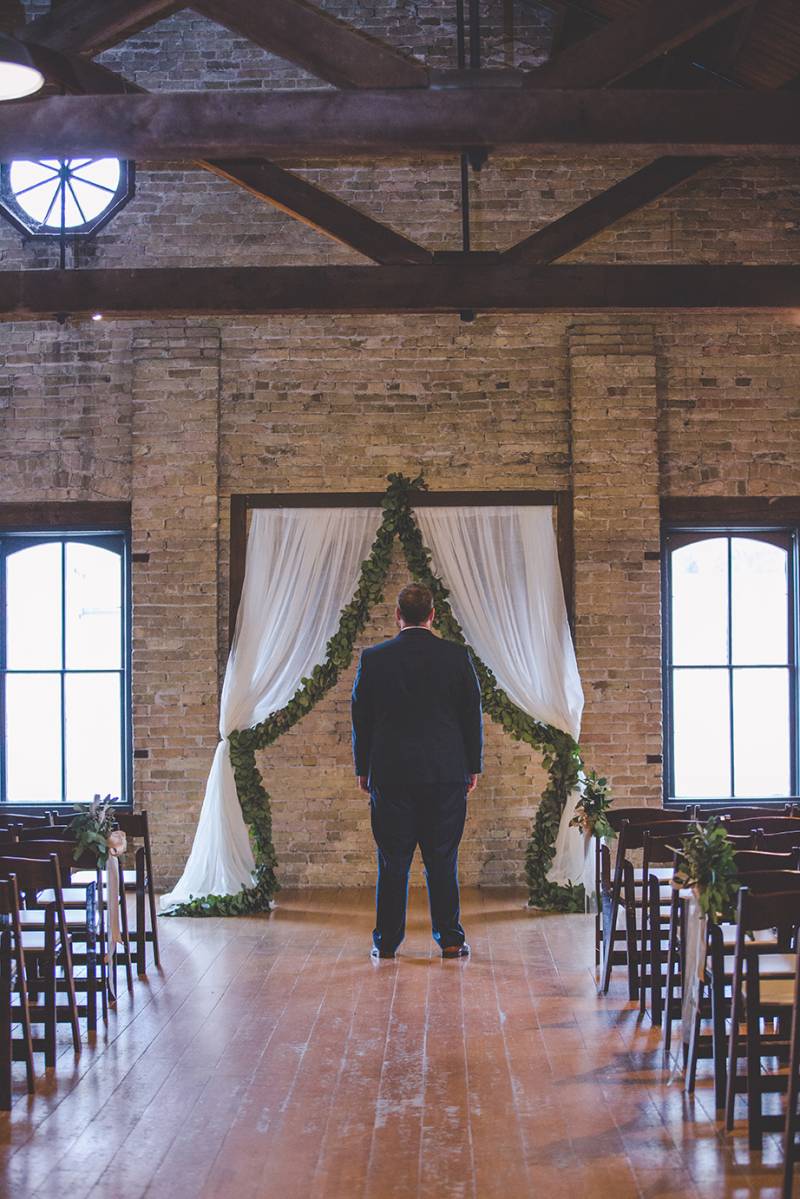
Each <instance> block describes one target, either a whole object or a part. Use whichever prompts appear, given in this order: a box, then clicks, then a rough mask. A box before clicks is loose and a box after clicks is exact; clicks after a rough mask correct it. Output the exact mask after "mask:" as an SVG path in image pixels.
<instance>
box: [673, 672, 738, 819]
mask: <svg viewBox="0 0 800 1199" xmlns="http://www.w3.org/2000/svg"><path fill="white" fill-rule="evenodd" d="M672 694H673V733H674V744H675V795H676V796H681V797H682V798H687V799H690V798H696V799H710V798H715V797H717V796H719V797H722V798H726V797H727V796H729V795H730V793H731V772H730V714H729V709H730V704H729V697H728V672H727V670H676V671H674V673H673V693H672Z"/></svg>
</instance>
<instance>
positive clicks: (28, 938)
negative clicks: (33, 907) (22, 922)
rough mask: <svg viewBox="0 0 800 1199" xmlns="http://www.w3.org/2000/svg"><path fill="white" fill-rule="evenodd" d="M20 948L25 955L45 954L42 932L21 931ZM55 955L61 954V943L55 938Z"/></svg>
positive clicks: (33, 930)
mask: <svg viewBox="0 0 800 1199" xmlns="http://www.w3.org/2000/svg"><path fill="white" fill-rule="evenodd" d="M22 948H23V949H24V950H25V953H26V954H29V955H36V954H40V953H44V952H45V948H46V946H45V934H44V931H42V932H38V931H37V930H35V929H32V930H30V929H23V930H22ZM55 949H56V953H60V952H61V941H60V940H59V938H58V937H56V945H55Z"/></svg>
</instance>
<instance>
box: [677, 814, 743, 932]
mask: <svg viewBox="0 0 800 1199" xmlns="http://www.w3.org/2000/svg"><path fill="white" fill-rule="evenodd" d="M672 885H673V886H674V887H676V888H678V889H679V890H684V889H687V890H692V891H694V893H695V895H696V896H697V901H698V903H699V905H700V911H701V912H702V913H703V915H704V916H707V917H708V919H709V920H710V921H711V923H712V924H718V923H719V922H720V921H723V920H726V921H727V920H733V919H735V916H736V896H737V894H738V892H739V881H738V875H737V870H736V859H735V857H734V850H733V846H732V844H731V842H730V839H729V837H728V834H727V832H726V830H725V826H724V825H723V824H722V823H721V821H720V820H719V819H717V817H715V816H710V817H709V819H708V820H707V821H706V822H705V824H700V823H699V822H698V823H697V824H696V825H695V826H694V830H693V831H692V832H691V833H690V834H689V836H688V837H686V838H685V839H684V841H683V845H682V847H681V853H680V858H679V861H678V868H677V870H676V871H675V877H674V878H673V880H672Z"/></svg>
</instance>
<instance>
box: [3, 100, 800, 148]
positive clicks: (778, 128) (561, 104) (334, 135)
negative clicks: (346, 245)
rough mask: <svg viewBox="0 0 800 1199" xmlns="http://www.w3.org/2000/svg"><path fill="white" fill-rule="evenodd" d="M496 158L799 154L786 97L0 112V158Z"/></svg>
mask: <svg viewBox="0 0 800 1199" xmlns="http://www.w3.org/2000/svg"><path fill="white" fill-rule="evenodd" d="M464 146H471V147H475V146H485V147H491V148H493V150H494V151H495V152H498V151H509V152H514V153H519V152H520V151H523V150H533V149H535V150H536V152H537V153H539V154H541V153H564V152H566V151H568V150H570V149H572V148H574V147H575V146H586V147H592V148H593V149H595V150H596V151H598V152H603V151H608V152H611V153H614V154H618V153H620V152H625V151H626V150H633V151H634V152H638V153H644V152H647V150H652V149H653V148H656V147H657V148H659V149H661V150H662V151H665V152H666V153H668V154H692V155H694V154H702V155H709V154H715V155H719V154H753V153H759V154H771V155H781V156H793V155H796V154H798V153H799V152H800V97H799V96H798V95H797V93H794V92H722V93H716V92H702V93H698V92H684V91H678V92H664V91H662V92H649V91H648V92H635V91H617V90H603V91H582V90H578V91H557V92H551V91H533V90H530V91H528V90H520V89H514V88H511V89H505V88H465V87H455V88H449V89H448V88H443V89H442V90H440V91H437V90H430V91H427V90H414V89H409V90H405V91H402V90H393V91H372V90H368V91H359V92H338V91H310V92H309V91H304V92H299V91H298V92H294V91H289V92H267V93H264V92H240V93H231V92H213V93H206V92H203V93H180V94H172V93H159V94H158V95H145V96H142V95H132V96H102V97H96V96H53V97H49V98H47V99H44V100H38V101H22V102H19V103H14V104H5V105H2V106H0V159H3V158H5V159H9V158H46V157H54V158H55V157H64V156H67V155H70V154H87V155H92V156H94V157H102V156H103V155H117V156H119V157H123V158H138V159H142V160H147V161H150V162H157V161H160V162H164V161H172V162H174V161H187V160H193V159H196V158H215V159H216V158H232V157H236V158H238V157H244V158H250V157H262V156H264V157H280V156H288V155H291V156H292V157H293V158H301V157H302V158H313V157H315V156H322V157H332V156H335V157H342V158H347V157H357V156H360V155H364V154H369V155H387V156H391V155H404V154H408V153H409V152H414V153H418V152H428V153H436V154H443V153H451V152H452V151H453V150H455V149H460V148H463V147H464Z"/></svg>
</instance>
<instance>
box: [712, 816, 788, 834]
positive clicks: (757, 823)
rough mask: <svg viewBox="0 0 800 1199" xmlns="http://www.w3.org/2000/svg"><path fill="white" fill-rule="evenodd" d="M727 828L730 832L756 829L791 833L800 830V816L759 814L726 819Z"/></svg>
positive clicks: (744, 831)
mask: <svg viewBox="0 0 800 1199" xmlns="http://www.w3.org/2000/svg"><path fill="white" fill-rule="evenodd" d="M725 828H726V829H727V830H728V832H730V833H747V832H752V831H754V830H755V829H760V830H761V831H762V832H764V833H791V832H794V831H800V817H798V816H758V817H750V818H749V819H745V820H726V821H725Z"/></svg>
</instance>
